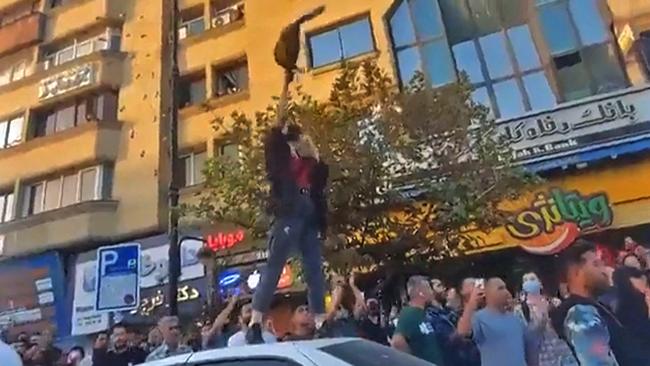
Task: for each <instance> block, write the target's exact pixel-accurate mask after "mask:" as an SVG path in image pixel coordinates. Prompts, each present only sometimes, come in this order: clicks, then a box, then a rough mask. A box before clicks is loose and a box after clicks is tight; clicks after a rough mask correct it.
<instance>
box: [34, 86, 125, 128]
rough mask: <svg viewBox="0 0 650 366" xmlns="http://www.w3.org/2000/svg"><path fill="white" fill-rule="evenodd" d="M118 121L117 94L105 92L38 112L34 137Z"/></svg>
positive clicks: (35, 118) (35, 119)
mask: <svg viewBox="0 0 650 366" xmlns="http://www.w3.org/2000/svg"><path fill="white" fill-rule="evenodd" d="M116 119H117V94H116V93H115V92H112V91H110V92H108V91H107V92H103V93H99V94H91V95H86V96H83V97H81V98H75V99H73V100H71V101H68V102H63V103H60V104H57V105H56V106H55V107H53V108H51V109H47V110H44V111H41V112H37V113H36V114H35V117H34V121H35V123H34V124H35V128H34V137H43V136H48V135H51V134H53V133H56V132H60V131H64V130H67V129H69V128H73V127H76V126H79V125H82V124H84V123H87V122H94V121H106V120H108V121H114V120H116Z"/></svg>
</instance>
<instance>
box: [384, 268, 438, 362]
mask: <svg viewBox="0 0 650 366" xmlns="http://www.w3.org/2000/svg"><path fill="white" fill-rule="evenodd" d="M406 288H407V293H408V296H409V299H410V302H409V306H407V307H404V308H403V309H402V312H401V313H400V317H399V320H398V321H397V328H396V329H395V334H393V338H392V340H391V345H392V346H393V348H396V349H398V350H400V351H403V352H406V353H410V354H412V355H413V356H415V357H418V358H421V359H423V360H425V361H428V362H431V363H433V364H435V365H437V366H444V365H445V363H444V358H443V355H442V352H441V350H440V345H439V344H438V338H437V337H436V334H435V332H434V329H433V327H432V326H431V323H429V322H428V321H427V318H426V311H425V308H426V307H427V305H428V304H430V303H431V299H432V298H433V290H432V289H431V285H430V284H429V280H428V279H427V278H426V277H424V276H413V277H411V278H409V280H408V283H407V285H406Z"/></svg>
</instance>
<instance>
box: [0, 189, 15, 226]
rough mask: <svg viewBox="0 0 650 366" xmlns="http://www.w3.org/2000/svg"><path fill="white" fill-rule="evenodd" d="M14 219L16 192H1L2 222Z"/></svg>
mask: <svg viewBox="0 0 650 366" xmlns="http://www.w3.org/2000/svg"><path fill="white" fill-rule="evenodd" d="M13 219H14V194H13V192H10V193H0V223H3V222H9V221H11V220H13Z"/></svg>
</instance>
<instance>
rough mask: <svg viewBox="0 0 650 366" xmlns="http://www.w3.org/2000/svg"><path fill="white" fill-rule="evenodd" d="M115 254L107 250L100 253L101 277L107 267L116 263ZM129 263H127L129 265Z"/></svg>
mask: <svg viewBox="0 0 650 366" xmlns="http://www.w3.org/2000/svg"><path fill="white" fill-rule="evenodd" d="M117 258H118V256H117V252H116V251H114V250H107V251H105V252H102V260H101V263H102V268H101V274H102V277H103V276H105V275H106V268H107V267H109V266H112V265H114V264H115V263H117ZM130 264H131V263H129V265H130Z"/></svg>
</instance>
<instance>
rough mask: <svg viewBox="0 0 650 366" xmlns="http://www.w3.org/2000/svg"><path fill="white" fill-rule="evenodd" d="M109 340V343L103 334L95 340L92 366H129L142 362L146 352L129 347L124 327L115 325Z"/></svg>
mask: <svg viewBox="0 0 650 366" xmlns="http://www.w3.org/2000/svg"><path fill="white" fill-rule="evenodd" d="M110 338H111V340H110V342H109V340H108V337H106V335H105V334H100V335H99V336H98V337H97V339H96V340H95V345H94V347H93V357H92V359H93V366H129V365H137V364H140V363H143V362H144V360H145V358H146V357H147V354H146V352H145V351H144V350H142V349H140V348H139V347H131V346H129V344H128V330H127V329H126V327H125V326H124V325H121V324H118V325H115V326H114V327H113V330H112V332H111V337H110ZM109 343H110V344H109Z"/></svg>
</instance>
